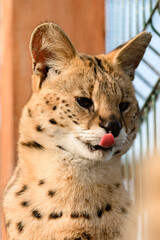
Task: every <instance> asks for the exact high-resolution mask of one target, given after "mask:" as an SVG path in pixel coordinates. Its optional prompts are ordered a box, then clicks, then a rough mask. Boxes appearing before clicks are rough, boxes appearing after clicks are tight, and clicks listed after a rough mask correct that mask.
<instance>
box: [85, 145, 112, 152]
mask: <svg viewBox="0 0 160 240" xmlns="http://www.w3.org/2000/svg"><path fill="white" fill-rule="evenodd" d="M85 144H86V145H87V147H88V149H89V151H90V152H94V151H97V150H102V151H105V152H108V151H111V150H112V147H109V148H104V147H102V146H100V145H91V144H90V143H85Z"/></svg>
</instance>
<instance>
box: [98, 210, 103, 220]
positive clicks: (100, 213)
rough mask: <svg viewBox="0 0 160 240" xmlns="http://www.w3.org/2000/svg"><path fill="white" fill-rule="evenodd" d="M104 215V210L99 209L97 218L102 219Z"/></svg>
mask: <svg viewBox="0 0 160 240" xmlns="http://www.w3.org/2000/svg"><path fill="white" fill-rule="evenodd" d="M102 214H103V209H102V208H98V210H97V216H98V217H99V218H101V217H102Z"/></svg>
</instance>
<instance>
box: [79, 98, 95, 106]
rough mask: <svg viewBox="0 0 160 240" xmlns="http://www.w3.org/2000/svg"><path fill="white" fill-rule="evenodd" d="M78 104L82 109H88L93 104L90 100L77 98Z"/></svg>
mask: <svg viewBox="0 0 160 240" xmlns="http://www.w3.org/2000/svg"><path fill="white" fill-rule="evenodd" d="M76 100H77V102H78V104H79V105H80V106H81V107H83V108H90V107H91V106H92V105H93V102H92V100H91V99H90V98H86V97H77V98H76Z"/></svg>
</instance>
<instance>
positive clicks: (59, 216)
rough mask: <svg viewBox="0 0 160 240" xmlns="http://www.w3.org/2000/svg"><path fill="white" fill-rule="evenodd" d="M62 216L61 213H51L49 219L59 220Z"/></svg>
mask: <svg viewBox="0 0 160 240" xmlns="http://www.w3.org/2000/svg"><path fill="white" fill-rule="evenodd" d="M62 215H63V213H62V212H60V213H56V212H52V213H51V214H50V215H49V219H56V218H61V217H62Z"/></svg>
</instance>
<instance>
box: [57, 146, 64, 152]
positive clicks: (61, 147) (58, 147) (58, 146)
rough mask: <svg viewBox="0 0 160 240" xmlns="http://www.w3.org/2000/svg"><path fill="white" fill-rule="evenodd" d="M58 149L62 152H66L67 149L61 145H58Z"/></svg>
mask: <svg viewBox="0 0 160 240" xmlns="http://www.w3.org/2000/svg"><path fill="white" fill-rule="evenodd" d="M57 147H58V148H60V149H61V150H63V151H66V149H65V148H63V147H62V146H60V145H57Z"/></svg>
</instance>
